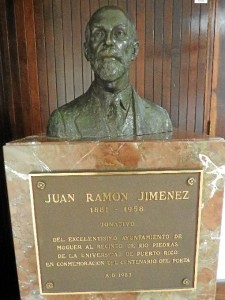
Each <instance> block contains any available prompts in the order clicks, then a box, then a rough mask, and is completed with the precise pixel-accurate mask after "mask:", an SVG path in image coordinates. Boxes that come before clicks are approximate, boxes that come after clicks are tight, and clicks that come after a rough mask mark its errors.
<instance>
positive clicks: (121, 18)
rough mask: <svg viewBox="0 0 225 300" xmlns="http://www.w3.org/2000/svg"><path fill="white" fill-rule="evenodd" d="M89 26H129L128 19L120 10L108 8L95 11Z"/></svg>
mask: <svg viewBox="0 0 225 300" xmlns="http://www.w3.org/2000/svg"><path fill="white" fill-rule="evenodd" d="M90 25H91V27H96V26H101V27H105V28H113V27H115V26H118V25H124V26H126V27H130V25H131V24H130V21H129V19H128V18H127V16H126V15H124V13H123V12H122V11H120V10H114V9H108V10H104V11H101V12H99V13H97V14H96V15H95V16H94V17H93V19H92V21H91V24H90Z"/></svg>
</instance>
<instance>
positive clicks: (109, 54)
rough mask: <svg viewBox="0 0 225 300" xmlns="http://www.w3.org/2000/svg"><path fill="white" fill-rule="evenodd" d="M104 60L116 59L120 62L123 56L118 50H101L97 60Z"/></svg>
mask: <svg viewBox="0 0 225 300" xmlns="http://www.w3.org/2000/svg"><path fill="white" fill-rule="evenodd" d="M103 58H115V59H117V60H119V61H122V59H123V56H122V55H121V54H120V53H118V52H117V51H116V50H113V49H107V50H101V51H100V52H99V54H98V57H97V59H98V60H99V59H103Z"/></svg>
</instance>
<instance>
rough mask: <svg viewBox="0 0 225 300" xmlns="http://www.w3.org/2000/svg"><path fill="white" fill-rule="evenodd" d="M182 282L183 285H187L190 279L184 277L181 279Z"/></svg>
mask: <svg viewBox="0 0 225 300" xmlns="http://www.w3.org/2000/svg"><path fill="white" fill-rule="evenodd" d="M182 283H183V285H186V286H188V285H190V284H191V281H190V280H189V279H188V278H185V279H183V281H182Z"/></svg>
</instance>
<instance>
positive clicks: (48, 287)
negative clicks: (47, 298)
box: [45, 281, 54, 290]
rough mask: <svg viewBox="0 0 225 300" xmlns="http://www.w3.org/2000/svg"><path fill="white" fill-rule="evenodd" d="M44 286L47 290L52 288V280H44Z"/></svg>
mask: <svg viewBox="0 0 225 300" xmlns="http://www.w3.org/2000/svg"><path fill="white" fill-rule="evenodd" d="M45 287H46V289H47V290H51V289H53V288H54V283H53V282H52V281H48V282H46V284H45Z"/></svg>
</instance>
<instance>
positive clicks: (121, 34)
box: [114, 28, 126, 40]
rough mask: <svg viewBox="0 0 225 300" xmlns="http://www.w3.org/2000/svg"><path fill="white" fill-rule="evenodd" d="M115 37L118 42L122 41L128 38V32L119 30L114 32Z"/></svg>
mask: <svg viewBox="0 0 225 300" xmlns="http://www.w3.org/2000/svg"><path fill="white" fill-rule="evenodd" d="M114 36H115V37H116V38H117V39H118V40H122V39H124V38H125V37H126V31H125V30H124V29H123V28H117V29H116V30H115V31H114Z"/></svg>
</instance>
